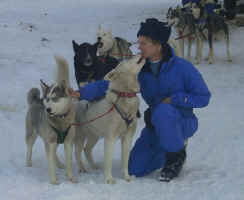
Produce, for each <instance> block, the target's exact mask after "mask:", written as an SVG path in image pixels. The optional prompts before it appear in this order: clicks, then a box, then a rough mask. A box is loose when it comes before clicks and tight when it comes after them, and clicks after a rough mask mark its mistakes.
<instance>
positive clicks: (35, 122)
mask: <svg viewBox="0 0 244 200" xmlns="http://www.w3.org/2000/svg"><path fill="white" fill-rule="evenodd" d="M56 63H57V67H58V70H57V80H56V83H55V84H53V85H51V86H48V85H47V84H45V83H44V82H42V81H41V88H42V92H43V98H40V90H39V89H38V88H32V89H30V91H29V92H28V95H27V101H28V104H29V108H28V112H27V115H26V144H27V154H26V165H27V166H32V147H33V145H34V143H35V141H36V138H37V136H40V137H41V138H42V139H43V141H44V144H45V150H46V156H47V160H48V170H49V176H50V183H52V184H57V183H58V182H57V179H56V173H55V171H56V166H57V167H59V168H64V165H63V164H62V163H61V162H60V160H59V159H58V157H57V155H56V150H57V147H58V145H59V144H61V143H64V151H65V157H66V175H67V177H68V179H69V180H70V181H71V182H76V180H75V178H74V176H73V172H72V142H73V138H74V134H75V132H74V127H73V126H72V125H71V124H72V123H73V122H74V118H75V108H74V105H73V103H72V99H71V97H70V95H69V93H68V88H69V84H70V83H69V69H68V64H67V62H66V61H65V60H64V59H63V58H61V57H57V56H56Z"/></svg>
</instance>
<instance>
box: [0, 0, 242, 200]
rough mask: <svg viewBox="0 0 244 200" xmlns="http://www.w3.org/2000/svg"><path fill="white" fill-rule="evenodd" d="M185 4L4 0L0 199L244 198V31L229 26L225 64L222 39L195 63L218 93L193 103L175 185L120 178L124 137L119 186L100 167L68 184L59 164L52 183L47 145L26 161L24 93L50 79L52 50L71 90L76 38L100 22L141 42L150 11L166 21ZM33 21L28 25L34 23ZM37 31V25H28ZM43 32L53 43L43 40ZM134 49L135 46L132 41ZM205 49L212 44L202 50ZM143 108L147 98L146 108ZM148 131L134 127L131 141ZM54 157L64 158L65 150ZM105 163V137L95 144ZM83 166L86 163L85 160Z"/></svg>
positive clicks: (91, 33) (86, 37)
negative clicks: (190, 131)
mask: <svg viewBox="0 0 244 200" xmlns="http://www.w3.org/2000/svg"><path fill="white" fill-rule="evenodd" d="M180 2H181V1H180V0H164V1H163V0H150V1H148V0H133V1H131V0H123V1H121V0H120V1H119V0H107V1H106V0H90V1H84V0H69V1H65V0H55V1H50V0H41V1H33V0H18V1H17V0H1V3H0V9H1V12H0V35H1V37H0V44H1V50H0V85H1V86H0V94H1V98H0V121H1V138H0V152H1V153H0V199H1V200H17V199H27V200H32V199H33V200H83V199H85V200H90V199H91V200H94V199H98V200H100V199H104V200H110V199H111V200H120V199H126V200H130V199H141V200H143V199H145V200H146V199H147V200H148V199H164V200H196V199H197V200H219V199H220V200H242V199H243V198H244V167H243V166H244V156H243V154H244V133H243V129H244V117H243V116H244V115H243V114H244V112H243V100H244V99H243V97H244V87H243V85H242V84H244V57H243V51H244V44H243V41H244V34H243V33H244V28H232V29H231V54H232V57H233V62H232V63H228V62H227V59H226V53H225V44H224V42H223V41H219V42H217V43H216V45H215V53H216V61H215V64H213V65H208V64H207V62H206V61H203V63H202V64H200V65H198V66H196V67H197V68H198V69H199V70H200V72H201V73H202V74H203V76H204V78H205V80H206V82H207V84H208V86H209V88H210V90H211V92H212V99H211V102H210V105H209V106H208V107H206V108H202V109H196V112H195V113H196V114H197V116H198V117H199V130H198V131H197V133H196V135H195V136H194V137H193V138H191V140H190V141H189V145H188V148H187V153H188V157H187V162H186V164H185V166H184V168H183V171H182V173H181V176H180V177H179V178H177V179H175V180H173V181H172V182H170V183H160V182H158V181H157V176H158V174H157V172H155V173H152V174H151V175H149V176H146V177H143V178H137V179H135V180H134V181H133V182H131V183H127V182H125V181H124V180H122V179H121V167H120V164H121V162H120V143H119V142H118V143H117V144H116V149H115V153H114V156H113V174H114V177H115V178H116V179H117V183H116V184H115V185H106V184H104V181H103V171H102V170H101V171H94V170H91V169H89V173H87V174H78V172H77V167H76V163H75V161H73V168H74V171H75V175H76V176H77V179H78V183H77V184H72V183H70V182H68V181H67V180H66V177H65V170H60V169H58V170H57V177H58V178H59V181H60V182H61V184H60V185H58V186H53V185H51V184H49V176H48V169H47V159H46V156H45V152H44V147H43V143H42V141H41V140H40V139H39V140H38V141H37V143H36V144H35V146H34V149H33V167H32V168H27V167H26V166H25V152H26V146H25V114H26V111H27V102H26V94H27V92H28V90H29V89H30V88H31V87H39V88H40V86H39V81H40V79H43V80H45V81H46V82H47V83H52V82H53V80H54V79H53V78H54V70H55V67H56V66H55V60H54V55H55V54H58V55H62V56H64V57H65V58H66V59H67V60H68V62H69V64H70V78H71V83H72V86H73V87H74V88H76V82H75V78H74V70H73V55H74V54H73V49H72V43H71V41H72V40H73V39H75V40H76V41H77V42H78V43H82V42H91V43H93V42H95V39H96V30H97V27H98V25H99V24H102V26H103V27H106V28H108V29H111V30H112V32H113V34H114V35H116V36H120V37H124V38H126V39H127V40H129V41H136V39H137V38H136V32H137V30H138V28H139V25H140V22H142V21H144V20H145V19H146V18H148V17H157V18H159V19H161V20H163V19H165V14H166V11H167V9H168V7H169V6H175V5H176V4H177V3H179V4H180ZM30 27H31V28H30ZM30 30H32V31H30ZM43 38H46V39H47V40H48V41H42V39H43ZM133 51H134V52H136V51H137V49H136V47H133ZM207 53H208V48H207V43H205V47H204V55H205V56H206V55H207ZM145 109H146V106H145V103H144V102H141V111H142V112H143V110H145ZM142 128H143V120H142V119H141V120H140V122H139V125H138V129H137V133H136V136H135V138H134V141H135V140H136V138H137V137H138V136H139V134H140V130H141V129H142ZM58 154H59V155H60V157H61V159H62V160H64V153H63V147H62V146H60V147H59V150H58ZM94 156H95V159H96V161H97V162H98V163H99V164H100V165H102V164H103V141H102V140H101V141H100V142H99V143H98V145H97V146H96V148H95V150H94ZM86 166H88V165H87V163H86Z"/></svg>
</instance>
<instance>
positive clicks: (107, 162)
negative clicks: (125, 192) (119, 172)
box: [104, 137, 116, 184]
mask: <svg viewBox="0 0 244 200" xmlns="http://www.w3.org/2000/svg"><path fill="white" fill-rule="evenodd" d="M115 141H116V139H115V138H106V137H105V138H104V178H105V183H107V184H115V183H116V181H115V179H114V178H113V176H112V156H113V150H114V143H115Z"/></svg>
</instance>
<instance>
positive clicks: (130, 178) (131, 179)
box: [123, 175, 135, 182]
mask: <svg viewBox="0 0 244 200" xmlns="http://www.w3.org/2000/svg"><path fill="white" fill-rule="evenodd" d="M123 178H124V179H125V180H126V181H127V182H131V181H133V180H134V179H135V176H130V175H126V176H123Z"/></svg>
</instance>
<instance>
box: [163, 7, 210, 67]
mask: <svg viewBox="0 0 244 200" xmlns="http://www.w3.org/2000/svg"><path fill="white" fill-rule="evenodd" d="M166 17H167V20H168V24H169V25H170V26H173V27H174V28H175V29H176V32H177V33H178V35H179V38H178V40H179V44H180V51H181V54H182V57H185V55H184V46H185V45H184V44H185V41H187V44H188V45H187V56H186V58H187V60H189V61H191V60H192V58H191V51H192V43H193V41H194V40H196V56H195V59H196V63H197V64H198V63H200V61H201V54H200V49H202V47H203V41H204V38H205V35H204V34H203V32H202V30H201V29H199V28H198V27H199V24H197V23H196V20H195V19H194V16H193V14H192V10H191V9H190V8H189V7H187V8H180V7H179V6H177V7H176V8H175V9H173V8H171V7H170V8H169V9H168V12H167V16H166Z"/></svg>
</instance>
